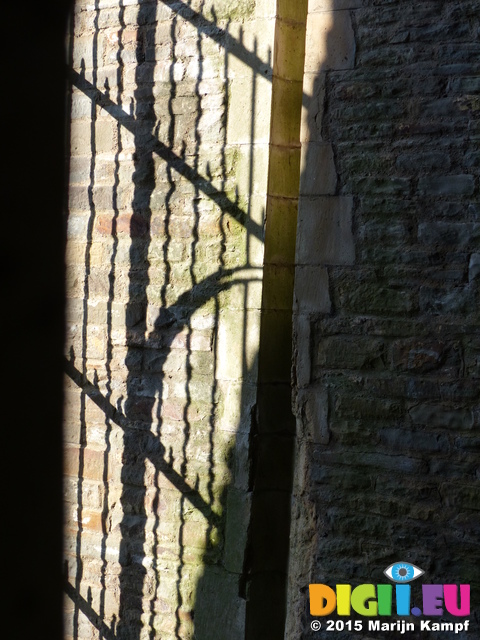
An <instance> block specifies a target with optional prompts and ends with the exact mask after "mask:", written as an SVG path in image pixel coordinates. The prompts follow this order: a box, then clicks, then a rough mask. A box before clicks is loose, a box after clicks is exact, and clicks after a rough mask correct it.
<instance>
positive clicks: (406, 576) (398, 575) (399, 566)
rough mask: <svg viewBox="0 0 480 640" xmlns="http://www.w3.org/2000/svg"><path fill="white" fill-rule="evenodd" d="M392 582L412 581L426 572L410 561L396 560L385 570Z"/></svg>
mask: <svg viewBox="0 0 480 640" xmlns="http://www.w3.org/2000/svg"><path fill="white" fill-rule="evenodd" d="M383 573H384V574H385V575H386V576H387V578H388V579H389V580H392V582H400V583H404V582H411V581H412V580H415V579H416V578H418V577H420V576H421V575H423V574H424V573H425V571H423V570H422V569H420V568H419V567H416V566H415V565H414V564H410V562H394V563H393V564H391V565H390V566H389V567H387V568H386V569H385V571H384V572H383Z"/></svg>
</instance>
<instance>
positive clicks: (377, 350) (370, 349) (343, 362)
mask: <svg viewBox="0 0 480 640" xmlns="http://www.w3.org/2000/svg"><path fill="white" fill-rule="evenodd" d="M314 365H315V366H318V367H323V368H326V369H377V370H382V369H385V368H386V349H385V344H384V341H383V340H381V339H379V338H371V337H367V336H355V337H353V336H328V337H325V338H320V339H319V340H318V343H317V344H316V350H315V354H314Z"/></svg>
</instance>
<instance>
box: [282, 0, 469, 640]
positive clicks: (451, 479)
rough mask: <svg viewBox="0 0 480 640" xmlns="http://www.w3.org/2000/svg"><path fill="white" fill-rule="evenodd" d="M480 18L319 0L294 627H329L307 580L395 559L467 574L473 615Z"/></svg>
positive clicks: (312, 41) (301, 631) (300, 265)
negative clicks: (316, 618) (320, 623)
mask: <svg viewBox="0 0 480 640" xmlns="http://www.w3.org/2000/svg"><path fill="white" fill-rule="evenodd" d="M479 17H480V7H479V4H478V2H475V1H468V0H467V1H460V2H450V1H441V2H436V1H435V2H431V1H422V2H416V3H405V2H398V1H395V0H392V1H389V2H383V1H381V2H380V1H375V0H373V1H371V0H364V1H362V0H333V1H332V2H329V1H328V0H312V1H311V2H310V3H309V14H308V22H307V36H306V60H305V76H304V92H305V93H306V94H308V96H309V97H310V99H309V102H308V104H307V105H304V114H303V118H302V132H301V139H302V158H303V161H302V175H301V186H300V203H299V222H298V233H297V249H296V262H297V270H296V278H295V382H296V384H295V386H294V395H295V400H294V406H295V413H296V416H297V450H296V457H295V464H296V475H295V486H294V502H293V514H292V533H291V546H290V550H291V559H290V585H289V596H288V606H289V614H288V624H287V633H286V636H285V637H286V638H300V637H301V638H310V637H311V638H313V637H315V638H316V639H317V640H318V639H320V638H327V637H329V635H331V633H330V634H329V633H328V632H325V631H321V632H317V633H313V632H311V631H310V620H311V619H312V618H311V617H310V614H309V601H308V585H309V583H326V584H330V585H332V586H333V587H334V586H335V584H337V583H338V584H342V583H348V584H352V585H356V584H361V583H363V582H367V583H374V584H375V583H377V582H384V581H385V578H384V577H383V575H382V572H383V570H384V569H385V568H386V567H387V566H388V565H389V564H391V563H392V562H395V561H398V560H402V559H403V560H407V561H410V562H412V563H414V564H416V565H418V566H419V567H420V568H422V569H423V570H424V571H425V572H426V576H425V577H426V578H427V576H428V579H427V580H425V581H426V582H429V583H446V582H451V583H468V584H471V588H472V594H473V595H472V611H473V612H475V613H474V616H478V604H479V601H478V589H479V581H478V571H477V570H476V568H475V567H476V566H478V561H479V551H478V535H479V532H480V522H479V513H478V510H479V508H480V500H479V495H480V492H479V485H478V474H479V467H478V452H479V438H478V428H479V426H480V407H479V400H480V393H479V391H480V389H479V387H480V385H479V382H480V381H479V374H480V369H479V362H480V360H479V357H480V351H479V348H480V342H479V339H480V332H479V328H480V327H479V306H478V305H479V299H478V284H479V279H478V275H479V266H478V265H479V260H480V253H479V251H480V220H479V214H480V207H479V195H480V192H479V177H478V176H479V166H480V165H479V162H480V155H479V150H478V144H479V132H480V129H479V106H480V103H479V97H478V93H479V89H480V80H479V71H480V67H479V53H480V46H479V44H478V33H479V26H480V25H479ZM413 588H414V587H412V589H413ZM475 605H476V606H475ZM355 635H357V634H355ZM394 636H395V634H390V635H389V633H384V634H382V635H381V637H385V638H387V637H394ZM336 637H337V638H343V637H345V638H350V637H353V634H351V633H350V634H349V633H347V632H344V633H343V634H342V633H336ZM363 637H367V636H366V635H364V636H363ZM375 637H379V636H377V635H375ZM395 637H396V636H395ZM410 637H417V635H416V633H415V634H411V636H410ZM418 637H419V636H418ZM439 637H440V636H439ZM446 637H450V635H448V633H443V635H442V638H446ZM451 637H453V633H452V635H451ZM455 637H457V636H455Z"/></svg>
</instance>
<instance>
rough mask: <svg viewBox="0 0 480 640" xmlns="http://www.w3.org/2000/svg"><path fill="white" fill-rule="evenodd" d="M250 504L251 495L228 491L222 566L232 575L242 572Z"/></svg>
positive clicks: (243, 492)
mask: <svg viewBox="0 0 480 640" xmlns="http://www.w3.org/2000/svg"><path fill="white" fill-rule="evenodd" d="M251 502H252V495H251V493H248V492H245V491H239V490H238V489H234V488H230V489H229V490H228V494H227V509H226V513H227V516H226V526H225V548H224V551H223V565H224V567H225V569H227V571H231V572H232V573H238V574H241V573H242V571H243V564H244V556H245V549H246V546H247V533H248V527H249V523H250V507H251Z"/></svg>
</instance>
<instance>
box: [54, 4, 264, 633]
mask: <svg viewBox="0 0 480 640" xmlns="http://www.w3.org/2000/svg"><path fill="white" fill-rule="evenodd" d="M274 4H275V3H273V2H261V3H260V2H259V3H255V2H252V1H250V0H245V1H243V2H232V3H228V2H204V1H201V2H189V3H187V2H182V1H180V0H179V1H178V2H167V1H161V2H142V3H139V2H132V1H125V2H119V1H116V0H101V1H96V2H91V1H87V2H84V1H82V2H80V1H79V2H77V3H76V10H75V23H74V37H73V41H72V48H73V52H72V56H73V62H72V66H73V88H72V92H73V93H72V107H71V115H72V119H71V160H70V194H69V219H68V245H67V264H68V275H67V289H68V305H67V346H66V353H67V359H68V364H67V373H68V376H67V382H66V418H65V474H66V481H65V497H66V512H65V515H66V536H65V546H66V556H65V557H66V564H67V573H68V584H67V619H66V620H67V622H66V635H67V638H98V637H105V638H118V639H120V638H128V639H132V640H133V639H138V640H140V638H141V639H144V638H153V637H157V638H159V637H161V638H162V639H163V640H167V639H168V638H185V639H186V638H191V637H193V633H194V629H195V633H196V637H198V638H200V637H203V638H212V637H213V634H215V637H217V638H225V639H229V640H230V639H231V638H240V637H243V635H244V624H245V605H246V595H245V589H243V592H242V589H241V587H240V586H239V583H240V581H241V576H242V573H243V570H244V553H245V546H246V536H247V528H248V522H249V512H250V495H251V489H250V486H249V482H250V478H249V469H250V450H249V433H250V423H251V416H252V411H253V406H254V403H255V398H256V380H257V353H258V334H259V326H260V306H261V294H262V269H261V267H262V264H263V224H264V215H265V214H264V212H265V207H266V193H267V177H268V171H267V166H268V139H269V131H270V104H271V90H272V60H273V37H274V26H275V6H274Z"/></svg>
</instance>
